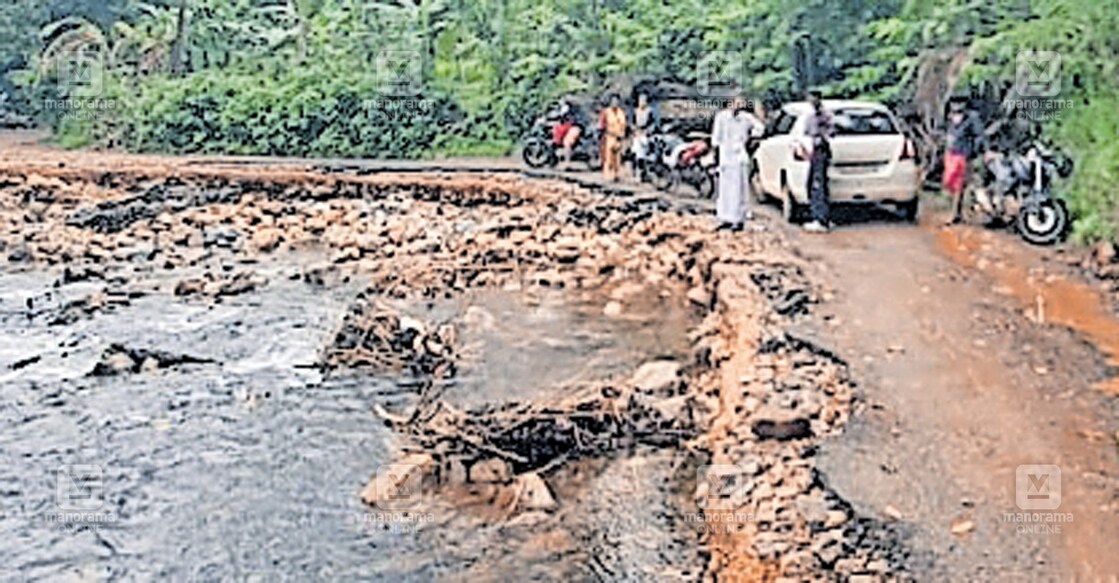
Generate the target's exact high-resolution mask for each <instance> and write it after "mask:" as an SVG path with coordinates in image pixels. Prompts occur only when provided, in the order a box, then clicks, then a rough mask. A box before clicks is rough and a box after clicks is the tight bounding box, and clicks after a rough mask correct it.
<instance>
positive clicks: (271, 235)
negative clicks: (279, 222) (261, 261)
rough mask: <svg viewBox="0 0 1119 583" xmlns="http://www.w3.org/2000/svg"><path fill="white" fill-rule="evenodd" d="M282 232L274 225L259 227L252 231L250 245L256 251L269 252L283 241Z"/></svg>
mask: <svg viewBox="0 0 1119 583" xmlns="http://www.w3.org/2000/svg"><path fill="white" fill-rule="evenodd" d="M283 238H284V235H283V232H282V231H280V230H279V229H277V228H275V227H261V228H258V229H257V230H256V231H255V232H253V236H252V246H253V248H254V249H256V250H257V251H261V252H265V253H267V252H269V251H272V250H274V249H276V247H277V246H279V244H280V242H281V241H283Z"/></svg>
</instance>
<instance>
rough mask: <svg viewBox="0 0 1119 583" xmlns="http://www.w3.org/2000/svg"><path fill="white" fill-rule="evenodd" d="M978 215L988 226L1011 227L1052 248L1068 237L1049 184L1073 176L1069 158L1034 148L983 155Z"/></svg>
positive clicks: (1063, 210)
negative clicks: (982, 177)
mask: <svg viewBox="0 0 1119 583" xmlns="http://www.w3.org/2000/svg"><path fill="white" fill-rule="evenodd" d="M983 163H984V167H985V172H984V180H983V186H982V187H980V188H977V189H976V190H975V207H976V210H977V211H978V212H979V213H980V214H981V215H982V216H984V217H985V218H986V222H987V223H988V224H990V225H1011V226H1012V227H1013V228H1014V230H1015V231H1017V232H1018V234H1019V235H1020V236H1021V237H1022V238H1023V239H1025V240H1026V241H1027V242H1029V243H1031V244H1034V245H1051V244H1053V243H1056V242H1058V241H1060V240H1062V239H1063V238H1064V237H1065V235H1066V234H1067V233H1068V229H1069V225H1070V217H1069V211H1068V207H1067V206H1065V202H1064V201H1063V200H1061V199H1058V198H1056V197H1055V196H1054V195H1053V180H1055V179H1056V178H1058V177H1060V178H1067V177H1068V176H1069V175H1070V174H1072V169H1073V163H1072V160H1070V159H1069V158H1068V157H1066V156H1064V155H1062V154H1060V153H1059V152H1056V151H1053V150H1051V149H1049V148H1046V147H1045V146H1044V145H1042V144H1039V143H1035V144H1031V145H1030V146H1028V147H1027V148H1026V150H1025V153H1011V154H1003V153H1000V152H994V151H992V152H987V153H986V154H985V155H984V156H983Z"/></svg>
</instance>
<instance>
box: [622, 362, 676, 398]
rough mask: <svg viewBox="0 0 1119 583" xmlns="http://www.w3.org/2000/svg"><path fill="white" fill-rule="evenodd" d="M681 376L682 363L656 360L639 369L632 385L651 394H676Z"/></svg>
mask: <svg viewBox="0 0 1119 583" xmlns="http://www.w3.org/2000/svg"><path fill="white" fill-rule="evenodd" d="M679 375H680V363H678V362H676V361H672V360H654V361H652V362H646V363H645V364H643V365H641V366H640V367H638V368H637V371H636V372H634V373H633V377H631V378H630V384H632V385H633V386H634V388H637V389H639V390H642V391H649V392H651V393H662V392H668V393H671V392H674V391H672V389H674V388H675V387H676V383H677V380H678V378H679Z"/></svg>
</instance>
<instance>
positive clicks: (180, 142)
mask: <svg viewBox="0 0 1119 583" xmlns="http://www.w3.org/2000/svg"><path fill="white" fill-rule="evenodd" d="M341 73H342V72H341V71H331V70H325V69H324V70H319V69H305V68H300V69H289V70H282V71H273V72H268V73H256V74H252V75H246V74H242V73H239V72H237V71H229V70H212V71H202V72H198V73H194V74H191V75H189V76H186V77H183V78H174V77H169V76H159V77H151V78H148V79H146V80H145V82H144V83H143V84H141V85H139V86H133V85H130V84H126V83H114V84H112V85H111V86H110V87H108V88H107V90H106V97H107V98H108V99H110V100H113V101H115V102H116V103H117V105H118V107H117V108H115V109H113V110H110V111H109V115H108V116H107V117H108V119H106V120H103V121H102V122H100V123H98V124H97V125H96V126H94V127H93V128H92V129H94V130H96V131H97V132H98V137H99V138H101V139H103V140H104V139H109V140H111V141H113V142H115V143H117V144H119V145H121V146H123V147H125V148H127V149H129V150H135V151H165V152H178V153H187V152H206V153H230V154H260V155H277V156H279V155H289V156H290V155H294V156H355V157H375V158H381V157H418V156H421V155H423V154H424V153H425V152H427V151H429V150H430V149H432V148H433V147H438V146H439V144H440V140H442V139H443V138H444V134H443V131H442V130H443V129H444V128H446V127H448V126H450V125H452V124H453V123H454V122H455V121H456V119H457V118H458V117H459V114H458V112H457V109H456V108H455V106H454V105H453V104H452V102H451V101H450V100H448V99H447V98H446V97H443V96H438V95H434V94H428V95H425V96H423V98H422V99H409V100H402V99H395V98H392V97H387V96H384V95H381V94H379V93H378V90H377V89H378V84H377V79H376V78H374V77H372V76H370V75H368V74H366V75H354V74H352V73H351V74H349V75H343V74H341Z"/></svg>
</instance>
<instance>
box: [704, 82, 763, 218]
mask: <svg viewBox="0 0 1119 583" xmlns="http://www.w3.org/2000/svg"><path fill="white" fill-rule="evenodd" d="M761 128H762V126H761V122H759V121H758V118H756V117H754V115H753V114H752V113H750V112H749V110H748V109H747V107H746V100H745V99H743V98H742V96H736V97H735V98H734V99H733V100H732V101H731V105H730V107H729V108H727V109H724V110H722V111H720V112H719V113H717V114H715V122H714V125H713V127H712V129H711V145H712V146H714V147H715V149H716V152H717V154H718V156H719V197H718V200H717V201H716V203H715V217H716V218H717V219H718V221H719V229H720V230H725V229H730V230H734V231H740V230H742V227H743V223H744V222H745V221H746V219H749V218H750V216H751V213H750V210H749V209H748V208H747V204H748V201H749V196H748V192H747V191H748V189H749V186H750V181H749V176H750V168H749V166H750V154H749V153H748V152H747V150H746V142H747V141H748V140H749V139H750V137H751V136H757V135H759V134H760V133H761Z"/></svg>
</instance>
